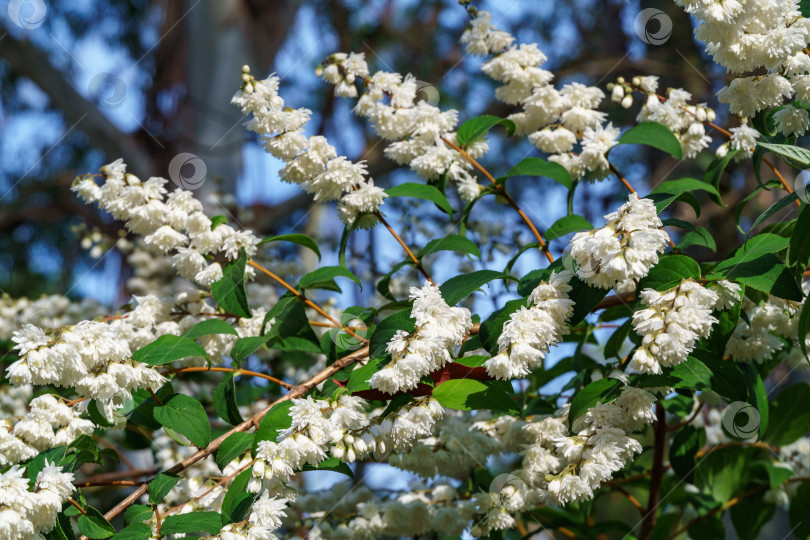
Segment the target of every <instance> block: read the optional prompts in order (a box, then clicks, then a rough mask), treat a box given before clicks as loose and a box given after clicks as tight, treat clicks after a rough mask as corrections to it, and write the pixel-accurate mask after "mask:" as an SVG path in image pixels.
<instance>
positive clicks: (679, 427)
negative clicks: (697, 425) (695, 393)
mask: <svg viewBox="0 0 810 540" xmlns="http://www.w3.org/2000/svg"><path fill="white" fill-rule="evenodd" d="M702 409H703V407H702V406H698V407H697V408H696V409H695V410H694V412H693V413H692V414H691V415H689V418H687V419H686V420H684V421H683V422H679V423H677V424H675V425H674V426H669V427H668V428H667V431H675V430H678V429H681V428H682V427H683V426H686V425H689V424H691V423H692V420H694V419H695V418H697V415H698V414H700V411H701V410H702Z"/></svg>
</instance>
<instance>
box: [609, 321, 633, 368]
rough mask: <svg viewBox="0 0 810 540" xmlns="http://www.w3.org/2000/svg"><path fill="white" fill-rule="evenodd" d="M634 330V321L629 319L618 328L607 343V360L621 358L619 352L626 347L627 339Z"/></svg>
mask: <svg viewBox="0 0 810 540" xmlns="http://www.w3.org/2000/svg"><path fill="white" fill-rule="evenodd" d="M632 329H633V321H632V320H631V319H627V320H626V321H625V322H624V323H622V325H621V326H620V327H618V328H617V329H616V330H615V331H614V332H613V333H612V334H610V337H609V338H608V340H607V343H605V359H608V358H619V351H620V350H621V347H622V345H624V343H625V341H627V338H628V337H629V336H630V331H631V330H632Z"/></svg>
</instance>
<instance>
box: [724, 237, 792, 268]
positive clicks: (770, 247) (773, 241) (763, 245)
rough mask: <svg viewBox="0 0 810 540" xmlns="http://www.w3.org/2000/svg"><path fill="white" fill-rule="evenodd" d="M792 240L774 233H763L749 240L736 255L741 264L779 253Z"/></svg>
mask: <svg viewBox="0 0 810 540" xmlns="http://www.w3.org/2000/svg"><path fill="white" fill-rule="evenodd" d="M789 242H790V240H789V239H788V238H785V237H784V236H779V235H778V234H772V233H761V234H758V235H756V236H753V237H751V238H749V239H748V240H747V241H746V242H745V243H744V244H743V245H742V246H740V248H739V249H738V250H737V251H736V252H735V253H734V256H735V257H738V258H739V260H740V262H743V261H746V260H753V259H755V258H757V257H759V256H760V255H766V254H768V253H779V252H780V251H782V250H783V249H785V248H787V247H788V243H789Z"/></svg>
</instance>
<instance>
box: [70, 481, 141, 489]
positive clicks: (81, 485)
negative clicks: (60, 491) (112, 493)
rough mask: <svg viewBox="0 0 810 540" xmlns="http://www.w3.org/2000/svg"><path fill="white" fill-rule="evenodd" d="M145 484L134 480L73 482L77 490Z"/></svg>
mask: <svg viewBox="0 0 810 540" xmlns="http://www.w3.org/2000/svg"><path fill="white" fill-rule="evenodd" d="M142 483H143V482H135V481H133V480H107V481H101V482H73V485H74V486H75V487H77V488H87V487H99V486H140V485H141V484H142Z"/></svg>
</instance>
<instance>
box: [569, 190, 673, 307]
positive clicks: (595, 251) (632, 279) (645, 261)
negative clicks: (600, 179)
mask: <svg viewBox="0 0 810 540" xmlns="http://www.w3.org/2000/svg"><path fill="white" fill-rule="evenodd" d="M605 221H607V223H606V224H605V226H604V227H602V228H600V229H594V230H592V231H587V232H580V233H577V234H575V235H574V238H573V239H572V240H571V248H570V255H571V257H573V258H574V260H575V261H576V262H577V263H578V264H579V268H578V269H577V276H578V277H579V278H581V279H582V280H583V281H585V282H587V283H589V284H591V285H593V286H595V287H600V288H602V289H610V288H615V289H616V290H617V291H618V292H627V291H631V290H633V289H635V287H636V282H637V281H638V280H639V279H641V278H643V277H644V276H646V275H647V273H648V272H649V271H650V268H652V267H653V265H655V264H656V263H658V254H659V253H663V252H664V249H665V248H666V245H667V242H669V235H668V234H667V233H666V232H665V231H663V230H661V229H660V228H659V227H661V226H662V223H661V220H660V219H659V218H658V214H657V213H656V210H655V204H654V203H653V202H652V201H651V200H650V199H640V198H639V197H638V195H637V194H635V193H631V194H630V198H629V200H628V202H627V203H625V204H624V205H622V206H621V207H620V208H619V210H618V211H617V212H613V213H612V214H608V215H606V216H605Z"/></svg>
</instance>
